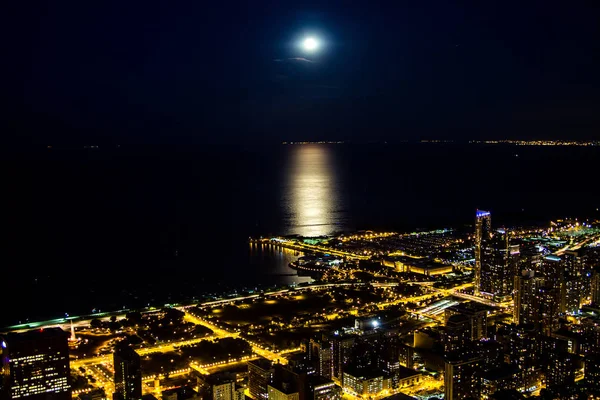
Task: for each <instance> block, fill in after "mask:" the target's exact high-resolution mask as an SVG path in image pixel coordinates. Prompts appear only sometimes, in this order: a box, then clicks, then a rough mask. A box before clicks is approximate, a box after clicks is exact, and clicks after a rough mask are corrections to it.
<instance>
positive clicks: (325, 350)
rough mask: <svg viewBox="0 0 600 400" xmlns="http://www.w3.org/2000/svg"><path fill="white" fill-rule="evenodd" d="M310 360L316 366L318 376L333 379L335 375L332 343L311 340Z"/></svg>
mask: <svg viewBox="0 0 600 400" xmlns="http://www.w3.org/2000/svg"><path fill="white" fill-rule="evenodd" d="M308 357H309V360H310V361H311V362H312V363H313V365H314V366H315V369H316V370H317V374H319V375H321V376H323V377H325V378H331V376H332V373H333V353H332V346H331V343H329V342H327V341H324V340H314V339H311V340H310V349H309V353H308Z"/></svg>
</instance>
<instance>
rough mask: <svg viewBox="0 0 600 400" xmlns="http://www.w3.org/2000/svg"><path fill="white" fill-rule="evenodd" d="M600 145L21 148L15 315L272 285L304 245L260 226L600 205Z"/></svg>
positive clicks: (533, 216) (309, 230) (10, 205)
mask: <svg viewBox="0 0 600 400" xmlns="http://www.w3.org/2000/svg"><path fill="white" fill-rule="evenodd" d="M599 154H600V150H599V149H597V148H589V147H588V148H576V147H561V148H558V147H508V146H480V145H432V144H427V145H426V144H404V145H303V146H289V145H288V146H284V145H279V146H267V147H264V146H262V147H261V146H255V147H241V146H206V147H201V146H195V147H181V148H175V147H127V146H122V147H121V148H118V149H117V148H116V147H111V148H102V147H101V148H100V149H98V150H83V149H78V150H73V149H71V150H67V149H56V148H55V149H51V150H48V149H38V150H30V151H11V152H7V151H5V153H4V154H2V164H3V171H4V172H5V179H4V180H3V185H4V190H3V193H4V195H3V196H4V198H3V202H4V210H5V218H4V221H3V224H2V225H3V230H4V233H5V235H4V237H5V238H9V240H8V241H6V239H5V242H4V244H3V248H4V250H3V253H4V262H3V268H2V283H1V287H2V288H3V291H4V296H3V301H2V303H1V305H0V325H3V324H7V323H13V322H18V321H25V320H26V319H27V318H29V319H31V320H34V319H38V318H42V317H53V316H61V315H63V314H64V313H65V312H68V313H71V314H74V313H89V312H91V311H92V309H96V310H98V309H102V310H108V309H115V308H122V307H133V306H139V305H140V304H148V303H152V304H164V303H165V302H169V303H170V302H178V301H181V300H184V299H189V298H192V297H195V296H196V297H197V296H200V295H202V294H203V293H207V292H219V291H222V290H227V289H230V288H235V287H255V286H257V285H259V284H263V285H273V284H289V283H293V282H301V281H302V280H305V279H306V278H298V277H293V276H289V274H290V273H293V270H290V269H289V268H288V267H287V264H288V263H289V262H290V261H291V260H293V259H294V258H295V255H294V254H293V253H291V252H279V251H278V250H273V249H271V248H259V247H252V246H250V245H249V243H248V237H249V236H258V235H271V234H300V235H306V236H316V235H325V234H331V233H334V232H340V231H353V230H358V229H374V230H384V229H385V230H396V231H399V230H414V229H416V228H423V229H426V228H439V227H447V226H463V225H465V224H471V223H472V222H473V218H474V211H475V209H476V208H481V209H489V210H491V211H492V214H493V217H492V223H493V224H494V225H495V226H498V225H501V224H507V225H511V224H514V223H518V224H526V223H536V222H540V221H547V220H548V219H550V218H556V217H564V216H581V217H598V215H599V213H598V211H597V210H598V207H600V199H598V196H597V195H596V192H597V185H598V183H597V180H598V170H599V169H598V166H597V159H598V155H599Z"/></svg>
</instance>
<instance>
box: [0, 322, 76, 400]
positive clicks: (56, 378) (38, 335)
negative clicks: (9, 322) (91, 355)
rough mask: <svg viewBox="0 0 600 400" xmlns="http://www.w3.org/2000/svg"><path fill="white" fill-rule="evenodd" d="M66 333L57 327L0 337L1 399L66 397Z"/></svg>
mask: <svg viewBox="0 0 600 400" xmlns="http://www.w3.org/2000/svg"><path fill="white" fill-rule="evenodd" d="M68 338H69V334H68V333H66V332H64V331H63V330H62V329H60V328H50V329H43V330H36V331H29V332H25V333H21V334H9V335H7V336H6V337H4V338H0V346H1V350H2V353H1V354H2V359H1V361H2V363H1V364H0V367H1V370H2V373H3V378H4V379H3V383H2V384H0V388H1V391H0V398H1V399H21V398H26V399H28V400H36V399H40V400H41V399H48V400H63V399H64V400H69V399H71V388H70V386H69V375H70V368H69V345H68Z"/></svg>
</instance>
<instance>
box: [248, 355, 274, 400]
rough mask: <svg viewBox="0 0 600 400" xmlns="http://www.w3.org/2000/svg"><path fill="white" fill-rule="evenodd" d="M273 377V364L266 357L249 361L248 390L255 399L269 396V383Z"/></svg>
mask: <svg viewBox="0 0 600 400" xmlns="http://www.w3.org/2000/svg"><path fill="white" fill-rule="evenodd" d="M272 379H273V366H272V364H271V362H270V361H269V360H267V359H265V358H260V359H258V360H253V361H248V391H249V392H250V397H252V398H253V399H254V400H266V399H268V397H269V389H268V385H269V383H270V382H271V380H272Z"/></svg>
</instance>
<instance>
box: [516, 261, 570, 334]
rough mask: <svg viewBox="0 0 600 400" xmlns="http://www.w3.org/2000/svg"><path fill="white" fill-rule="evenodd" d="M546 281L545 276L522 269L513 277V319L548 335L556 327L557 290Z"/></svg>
mask: <svg viewBox="0 0 600 400" xmlns="http://www.w3.org/2000/svg"><path fill="white" fill-rule="evenodd" d="M547 282H548V279H547V278H542V277H538V276H536V274H535V272H533V271H522V273H521V275H520V276H516V277H515V285H514V287H515V290H514V294H513V297H514V314H513V321H514V322H515V324H519V325H531V326H532V327H534V328H535V330H536V331H538V332H541V333H544V334H546V335H549V334H550V333H552V332H553V331H554V330H556V329H558V314H559V310H558V302H557V300H556V299H557V297H558V295H557V292H558V290H557V289H555V288H554V287H552V286H548V285H547Z"/></svg>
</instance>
